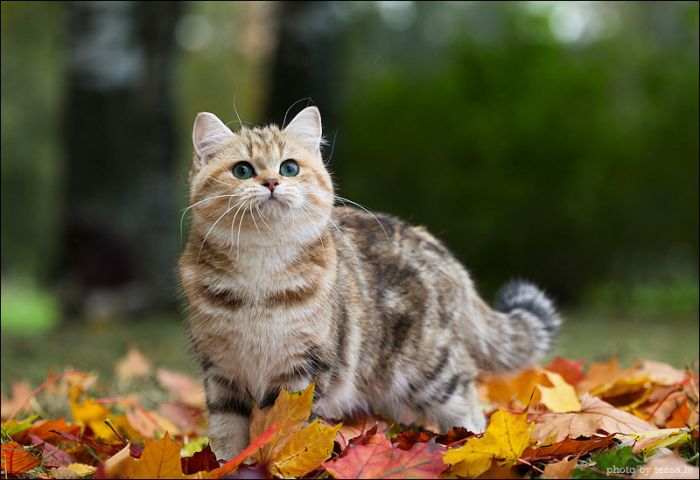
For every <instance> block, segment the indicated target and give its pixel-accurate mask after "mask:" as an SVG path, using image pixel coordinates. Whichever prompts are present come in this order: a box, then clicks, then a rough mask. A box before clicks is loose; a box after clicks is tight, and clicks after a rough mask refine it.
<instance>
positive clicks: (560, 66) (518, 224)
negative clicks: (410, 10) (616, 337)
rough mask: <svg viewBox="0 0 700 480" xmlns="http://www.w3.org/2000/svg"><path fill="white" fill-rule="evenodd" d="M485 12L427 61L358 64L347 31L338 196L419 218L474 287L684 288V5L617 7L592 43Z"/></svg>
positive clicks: (517, 9)
mask: <svg viewBox="0 0 700 480" xmlns="http://www.w3.org/2000/svg"><path fill="white" fill-rule="evenodd" d="M494 8H496V7H494ZM500 8H501V12H500V13H501V15H500V16H499V21H500V22H501V23H500V26H499V32H500V34H499V37H498V38H497V39H496V40H491V41H490V43H489V44H487V45H484V44H483V43H481V42H477V41H474V39H473V38H470V32H469V31H468V30H463V31H460V34H459V35H458V37H457V38H456V39H455V40H454V43H453V44H452V45H450V46H449V47H448V48H447V49H446V51H444V50H443V51H442V52H443V53H442V54H443V55H444V57H443V58H441V61H439V62H438V61H436V62H432V63H429V62H428V61H427V60H425V58H423V59H421V61H416V60H415V57H414V56H413V54H412V51H411V50H410V49H407V51H403V50H401V51H399V52H394V58H397V59H398V60H395V61H391V60H386V61H381V60H380V62H379V63H381V66H379V67H376V66H375V65H369V63H368V62H366V61H365V62H364V65H363V63H362V60H361V59H362V57H363V56H364V55H366V52H367V50H368V49H369V48H370V47H369V46H368V45H366V44H363V43H361V41H358V42H356V45H355V46H354V56H353V58H354V61H356V62H358V63H359V64H360V65H361V66H363V67H364V68H363V69H362V68H361V69H359V71H355V70H354V69H349V70H348V71H349V75H350V78H349V79H348V86H349V87H350V88H349V89H348V91H347V92H346V93H345V95H346V104H347V108H345V109H344V111H345V112H346V123H345V124H344V125H343V127H344V128H343V129H341V131H340V135H339V140H338V142H337V143H338V148H337V152H336V155H338V156H339V157H340V158H341V159H342V160H341V161H340V164H339V166H338V168H337V170H338V179H339V183H340V185H341V187H342V191H343V194H344V195H346V196H348V197H349V198H352V199H355V200H357V201H360V202H363V203H364V204H365V205H366V206H369V207H370V208H374V209H379V210H384V211H388V212H393V213H397V214H399V215H401V216H404V217H407V218H409V219H411V220H412V221H414V222H418V223H424V224H426V225H427V226H428V227H429V228H430V230H432V231H433V232H435V233H437V234H438V235H439V236H441V237H442V238H444V239H445V240H446V241H447V243H448V244H449V245H450V246H451V247H452V248H453V249H454V250H455V251H456V252H457V253H458V255H459V256H460V257H461V258H462V259H463V260H464V261H465V263H466V265H467V266H469V267H470V268H471V269H472V271H473V273H474V276H475V277H476V279H477V281H478V282H479V283H482V284H483V285H484V286H485V287H486V289H487V290H491V289H493V288H494V287H495V286H497V285H498V284H499V283H501V282H503V281H504V279H505V277H507V276H511V275H516V276H518V275H519V276H524V277H529V278H533V279H535V280H537V281H539V282H541V283H542V284H544V285H545V286H547V287H548V288H549V289H550V290H553V291H555V292H556V293H557V294H559V295H560V296H565V297H566V298H568V299H571V298H580V295H579V293H580V292H581V291H582V289H585V288H586V287H588V286H590V285H595V284H597V283H599V282H605V281H607V280H608V279H615V280H616V281H618V282H620V281H625V280H626V281H633V282H634V281H637V279H639V278H646V277H652V278H656V279H663V280H664V281H666V280H672V279H674V278H676V277H677V276H679V275H680V276H684V277H685V278H687V277H689V278H690V279H691V282H692V281H693V279H694V280H695V281H694V282H692V283H695V286H696V287H697V283H696V282H697V280H696V279H697V260H698V43H697V41H698V40H697V33H698V5H697V4H689V3H686V4H675V5H672V6H660V5H647V4H644V5H642V4H634V3H632V4H630V3H627V4H623V5H616V7H615V8H618V9H619V11H616V13H618V14H619V15H620V21H621V24H620V25H619V26H618V28H617V30H616V31H614V32H611V33H609V34H608V35H606V36H604V37H602V38H600V39H598V40H596V41H594V42H592V43H590V44H571V43H564V42H561V41H559V40H558V39H557V38H555V36H554V35H553V34H552V32H551V31H550V30H549V28H548V24H547V22H546V19H547V17H546V13H547V12H546V11H537V12H534V13H533V12H528V11H526V9H525V8H523V7H522V5H513V4H508V5H505V6H504V5H501V7H500ZM474 14H475V15H476V14H477V12H474ZM455 15H457V13H455ZM669 22H670V23H671V25H670V26H669V25H664V23H669ZM661 26H665V27H666V28H665V30H661V31H660V27H661ZM524 32H526V33H524ZM370 38H371V37H370ZM402 40H403V41H404V42H405V43H408V44H409V45H410V42H408V41H407V39H406V38H405V37H404V38H403V39H402ZM423 53H424V54H425V55H426V56H429V53H430V52H423ZM435 55H437V52H435ZM380 58H381V56H380ZM426 65H427V66H426ZM429 67H430V68H429ZM695 303H696V307H697V290H696V294H695ZM696 307H695V308H696Z"/></svg>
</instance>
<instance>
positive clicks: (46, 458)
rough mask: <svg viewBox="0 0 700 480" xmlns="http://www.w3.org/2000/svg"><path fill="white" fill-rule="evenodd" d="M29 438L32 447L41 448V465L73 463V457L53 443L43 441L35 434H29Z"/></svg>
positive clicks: (62, 465)
mask: <svg viewBox="0 0 700 480" xmlns="http://www.w3.org/2000/svg"><path fill="white" fill-rule="evenodd" d="M29 440H30V441H31V442H32V445H33V446H34V447H37V448H38V449H41V458H42V465H43V466H44V467H48V468H52V467H66V466H68V465H70V464H71V463H75V459H74V458H73V456H72V455H70V454H69V453H68V452H64V451H63V450H61V449H59V448H58V447H56V446H55V445H52V444H51V443H48V442H45V441H43V440H42V439H41V438H39V437H37V436H36V435H31V434H30V435H29Z"/></svg>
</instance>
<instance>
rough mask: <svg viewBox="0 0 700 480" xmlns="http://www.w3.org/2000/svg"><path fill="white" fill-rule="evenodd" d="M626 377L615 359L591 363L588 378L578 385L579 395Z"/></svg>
mask: <svg viewBox="0 0 700 480" xmlns="http://www.w3.org/2000/svg"><path fill="white" fill-rule="evenodd" d="M624 376H625V373H624V372H621V371H620V369H619V364H618V361H617V358H615V357H613V358H611V359H610V360H608V361H607V362H598V363H591V364H590V365H589V366H588V369H587V371H586V376H585V377H584V378H583V379H582V380H581V381H579V382H578V383H577V384H576V390H577V391H578V392H579V393H585V392H589V391H591V390H593V389H594V388H596V387H599V386H600V385H604V384H606V383H614V382H615V381H617V380H618V379H620V378H623V377H624Z"/></svg>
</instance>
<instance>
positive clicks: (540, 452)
mask: <svg viewBox="0 0 700 480" xmlns="http://www.w3.org/2000/svg"><path fill="white" fill-rule="evenodd" d="M614 438H615V435H594V436H593V437H591V438H581V439H573V438H565V439H564V440H562V441H561V442H556V443H553V444H551V445H542V446H534V445H533V446H530V447H528V448H526V449H525V451H524V452H523V454H522V458H523V459H524V460H527V461H529V462H531V463H532V462H534V461H535V460H541V459H545V458H559V459H562V458H564V457H568V456H569V455H572V454H577V453H590V452H595V451H596V450H600V449H602V448H605V447H607V446H608V445H610V443H611V442H612V441H613V439H614Z"/></svg>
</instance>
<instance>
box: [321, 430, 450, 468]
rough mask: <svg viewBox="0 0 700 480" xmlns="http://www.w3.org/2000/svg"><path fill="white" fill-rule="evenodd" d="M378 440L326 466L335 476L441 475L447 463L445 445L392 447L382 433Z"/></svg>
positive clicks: (419, 444) (354, 448) (353, 446)
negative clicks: (405, 448) (444, 459)
mask: <svg viewBox="0 0 700 480" xmlns="http://www.w3.org/2000/svg"><path fill="white" fill-rule="evenodd" d="M375 437H379V438H378V440H377V441H376V442H373V443H368V444H366V445H352V446H350V447H348V449H347V450H346V452H347V453H346V454H345V455H343V456H342V457H339V458H336V459H335V460H332V461H330V462H326V463H324V464H323V466H324V467H325V468H326V470H327V471H328V473H330V474H331V475H332V476H333V477H334V478H439V476H440V473H442V472H443V471H444V470H445V468H446V465H445V464H444V463H443V462H442V455H443V452H444V447H443V446H442V445H439V444H437V443H432V442H429V443H416V444H415V445H413V447H412V448H411V449H410V450H402V449H400V448H392V446H391V444H390V443H389V442H388V440H386V437H384V435H383V434H381V433H380V434H377V435H375Z"/></svg>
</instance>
